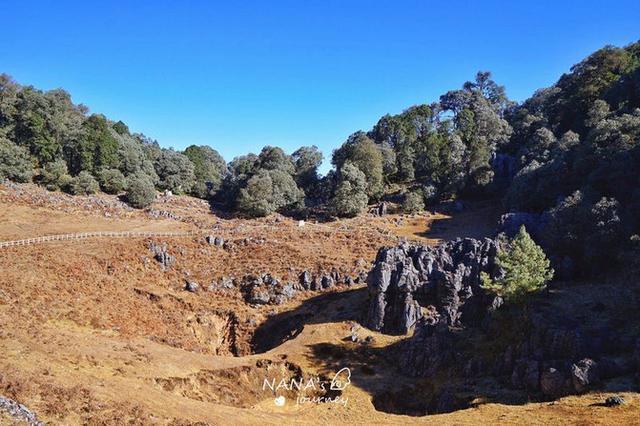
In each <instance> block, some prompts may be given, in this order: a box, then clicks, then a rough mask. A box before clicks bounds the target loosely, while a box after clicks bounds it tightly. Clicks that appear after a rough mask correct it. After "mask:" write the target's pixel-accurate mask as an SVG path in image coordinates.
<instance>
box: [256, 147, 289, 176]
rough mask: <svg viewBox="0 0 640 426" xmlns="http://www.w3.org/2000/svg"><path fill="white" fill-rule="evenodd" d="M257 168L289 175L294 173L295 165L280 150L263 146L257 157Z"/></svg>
mask: <svg viewBox="0 0 640 426" xmlns="http://www.w3.org/2000/svg"><path fill="white" fill-rule="evenodd" d="M258 162H259V168H261V169H264V170H280V171H282V172H285V173H287V174H289V175H293V174H294V173H295V165H294V164H293V160H292V158H291V157H290V156H289V155H287V154H286V153H285V152H284V151H283V150H282V148H278V147H277V146H265V147H264V148H262V151H261V152H260V155H259V156H258Z"/></svg>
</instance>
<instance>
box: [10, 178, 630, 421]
mask: <svg viewBox="0 0 640 426" xmlns="http://www.w3.org/2000/svg"><path fill="white" fill-rule="evenodd" d="M495 214H496V211H495V209H493V208H492V206H490V205H480V206H477V208H474V209H471V210H470V211H468V212H463V213H461V214H459V215H455V216H453V217H450V216H445V215H440V214H437V215H427V214H425V215H420V216H413V217H409V216H401V215H388V216H384V217H373V216H371V217H360V218H356V219H351V220H343V221H339V222H330V223H324V224H323V223H313V222H307V223H305V224H304V226H300V224H299V223H298V222H297V221H294V220H292V219H288V218H284V217H280V216H273V217H270V218H265V219H259V220H245V219H227V218H223V217H221V216H220V215H218V214H216V213H215V212H212V211H211V210H210V208H209V206H208V205H207V204H206V203H203V202H201V201H200V200H196V199H193V198H189V197H171V198H168V199H160V200H158V201H157V202H156V203H155V204H154V205H153V206H152V207H151V213H149V212H146V211H136V210H131V209H128V208H126V207H125V206H124V205H122V204H121V203H119V202H118V201H117V200H116V199H115V198H114V197H109V196H106V195H101V196H99V197H94V198H92V197H70V196H66V195H62V194H53V195H51V194H50V193H47V192H46V191H44V190H42V189H39V188H37V187H35V186H29V185H25V186H20V187H17V188H15V187H11V188H9V187H0V241H5V240H11V239H18V238H29V237H36V236H40V235H52V234H61V233H70V232H88V231H99V230H104V231H133V230H136V231H137V230H145V231H189V230H193V231H201V232H202V236H201V237H200V236H195V237H183V238H180V237H178V238H158V239H149V238H131V239H106V238H96V239H89V240H84V241H61V242H51V243H44V244H40V245H32V246H24V247H12V248H6V249H0V271H1V274H0V395H3V396H5V397H8V398H11V399H13V400H16V401H19V402H20V403H22V404H24V405H26V406H27V407H28V408H29V409H31V410H32V411H34V412H35V413H37V415H38V417H39V419H40V420H42V421H43V422H45V423H47V424H141V425H142V424H145V425H146V424H172V425H186V424H412V423H420V424H423V423H424V424H444V425H449V424H451V425H463V424H482V423H485V424H486V423H496V424H532V425H536V424H553V425H559V424H582V425H592V424H594V425H595V424H640V401H639V400H638V396H637V395H636V394H628V393H626V394H623V396H624V397H625V399H626V400H627V401H628V402H629V403H628V404H625V405H624V406H622V407H618V408H614V409H612V408H606V407H602V406H599V405H598V403H600V402H602V401H603V399H604V398H605V397H606V396H607V395H609V394H606V393H602V394H601V393H592V394H587V395H582V396H572V397H566V398H563V399H560V400H558V401H554V402H531V403H525V404H517V405H508V404H504V403H496V402H495V401H494V400H492V398H491V397H490V396H488V397H487V398H481V397H479V398H478V399H477V401H476V403H475V404H474V405H473V407H472V408H468V409H464V410H460V411H456V412H453V413H450V414H440V415H432V416H421V417H412V416H404V415H394V414H390V413H386V412H383V411H378V410H377V409H376V408H375V406H374V403H373V400H374V398H376V397H378V398H379V397H380V395H384V394H385V392H391V391H393V392H401V391H402V389H403V388H404V386H408V385H411V386H415V385H416V380H415V379H412V378H409V377H404V376H402V375H400V374H399V373H398V371H397V369H396V368H395V366H396V365H395V360H394V359H393V356H392V355H389V354H392V353H393V352H389V351H388V349H389V348H392V347H393V345H394V344H396V343H397V342H398V341H399V340H401V339H402V338H403V337H393V336H385V335H382V334H378V333H373V332H371V331H369V330H367V329H365V328H362V327H359V326H358V324H357V323H358V321H359V320H360V318H361V317H362V313H363V309H364V307H365V306H366V291H365V289H364V288H363V286H362V285H355V286H352V287H350V288H346V287H340V288H337V289H332V290H329V291H324V292H313V291H302V292H298V293H297V294H296V295H295V297H294V298H292V299H291V300H289V301H287V302H286V303H284V304H282V305H249V304H247V303H246V302H245V301H244V300H243V299H242V297H241V296H240V294H239V293H238V292H237V291H229V292H218V291H209V290H207V286H208V284H209V283H211V282H213V281H216V280H220V279H221V278H222V277H229V276H234V277H241V276H243V275H245V274H257V273H270V274H272V275H273V276H276V277H278V278H279V279H281V280H284V281H287V280H290V281H293V280H296V279H297V276H298V274H299V273H300V272H302V271H304V270H308V271H312V272H313V273H321V272H326V271H330V270H331V269H336V270H338V271H340V272H341V273H343V274H349V275H353V276H355V275H357V274H358V273H360V272H364V271H366V270H368V268H369V266H370V263H371V262H372V261H373V259H374V257H375V255H376V252H377V250H378V248H379V247H381V246H383V245H393V244H397V242H398V240H399V239H402V238H406V239H411V240H416V241H423V242H426V243H436V242H438V241H440V240H443V239H450V238H455V237H459V236H466V235H469V236H476V237H477V236H481V235H488V234H490V233H491V232H492V231H493V230H492V229H491V226H490V224H491V223H493V220H494V216H495ZM207 234H211V235H216V236H222V237H223V238H224V239H225V240H226V241H227V242H229V243H230V244H229V246H228V247H226V248H222V247H217V246H213V245H209V244H207V243H206V242H205V240H204V235H207ZM151 240H155V241H156V242H166V243H167V246H168V250H169V252H170V253H171V254H172V255H174V256H175V257H176V261H175V264H174V265H172V266H171V268H170V269H169V270H168V271H166V272H163V271H162V270H161V268H160V266H159V264H158V263H157V262H155V261H154V260H153V259H152V255H151V253H150V251H149V248H148V245H149V243H150V241H151ZM186 279H188V280H192V281H196V282H198V283H199V284H200V286H201V291H198V292H195V293H192V292H188V291H185V290H184V285H185V280H186ZM352 329H357V333H358V335H359V337H360V338H363V339H364V338H366V337H368V336H371V337H372V339H371V340H370V342H369V343H368V344H367V345H363V344H361V343H354V342H352V341H350V339H348V336H349V335H350V333H351V332H352ZM262 351H263V352H262ZM260 352H261V353H260ZM234 354H235V355H240V356H234ZM342 367H349V368H350V369H351V373H352V376H351V383H350V385H348V386H347V387H346V388H345V389H344V391H343V392H342V394H341V395H340V397H341V398H342V400H346V404H335V403H321V404H316V403H303V404H296V398H297V397H298V396H300V395H303V394H305V392H297V391H295V390H293V391H279V392H277V394H278V395H284V396H286V397H287V399H286V402H285V403H284V405H282V406H279V405H276V404H275V403H274V398H275V397H276V392H273V391H272V390H270V389H263V388H264V383H263V381H264V379H265V378H276V379H277V380H279V379H280V378H287V379H289V378H291V377H302V378H307V379H308V378H313V377H318V376H320V377H331V376H332V375H333V374H334V373H335V372H336V371H337V370H339V369H340V368H342ZM426 385H427V384H425V386H426ZM307 394H308V392H307ZM488 395H489V394H488ZM14 422H15V419H12V418H10V417H8V416H7V415H6V414H2V412H1V411H0V424H13V423H14Z"/></svg>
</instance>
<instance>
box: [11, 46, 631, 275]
mask: <svg viewBox="0 0 640 426" xmlns="http://www.w3.org/2000/svg"><path fill="white" fill-rule="evenodd" d="M639 88H640V43H634V44H631V45H629V46H626V47H623V48H618V47H612V46H607V47H604V48H603V49H600V50H598V51H597V52H595V53H593V54H592V55H591V56H589V57H588V58H586V59H585V60H584V61H582V62H580V63H579V64H577V65H575V66H574V67H572V69H571V71H570V72H569V73H567V74H564V75H563V76H562V77H561V78H560V79H559V80H558V82H557V83H556V84H554V85H553V86H551V87H549V88H545V89H541V90H539V91H537V92H536V93H535V94H534V95H533V96H532V97H531V98H529V99H527V100H526V101H524V102H523V103H521V104H518V103H515V102H513V101H510V100H509V99H508V98H507V95H506V92H505V89H504V87H502V86H500V85H498V84H497V83H496V82H495V81H493V80H492V78H491V75H490V73H488V72H479V73H478V74H477V75H476V78H475V80H474V81H470V82H466V83H465V84H464V85H463V87H462V88H461V89H458V90H453V91H449V92H447V93H445V94H443V95H442V96H441V97H440V99H439V100H438V101H436V102H432V103H430V104H423V105H416V106H413V107H410V108H408V109H407V110H405V111H403V112H402V113H400V114H396V115H385V116H384V117H382V118H380V120H379V121H378V122H377V123H376V124H375V125H374V126H373V128H372V129H371V130H369V131H366V132H364V131H358V132H356V133H354V134H352V135H351V136H349V138H348V139H347V140H346V141H345V142H344V143H343V144H342V146H340V147H339V148H338V149H336V150H335V151H334V152H333V153H332V156H331V162H332V164H333V166H334V168H333V170H331V171H330V172H329V173H328V174H327V175H326V176H322V177H321V176H319V174H318V167H319V165H320V164H321V162H322V159H323V155H322V153H321V152H320V151H319V150H318V149H317V148H316V147H315V146H312V147H301V148H300V149H298V150H296V151H295V152H293V153H292V154H287V153H286V152H284V151H283V150H282V149H281V148H278V147H271V146H267V147H264V148H263V149H262V151H261V152H260V153H259V154H257V155H256V154H252V153H250V154H247V155H243V156H239V157H236V158H234V159H233V160H232V161H230V162H229V163H227V162H226V161H225V160H224V159H223V158H222V157H221V156H220V154H219V153H218V152H217V151H215V149H213V148H211V147H209V146H196V145H191V146H189V147H187V148H186V149H185V150H184V151H182V152H180V151H176V150H174V149H168V148H162V147H160V145H159V144H158V142H157V141H155V140H153V139H151V138H149V137H147V136H145V135H143V134H135V133H131V132H130V130H129V129H128V127H127V125H126V124H125V123H123V122H122V121H113V120H110V119H108V118H107V117H105V116H103V115H101V114H95V113H92V114H90V113H89V110H88V108H87V107H86V106H84V105H76V104H74V103H73V102H72V100H71V96H70V95H69V94H68V93H67V92H65V91H64V90H62V89H56V90H50V91H46V92H43V91H40V90H38V89H35V88H34V87H31V86H22V85H20V84H18V83H16V82H15V81H13V80H12V79H11V77H9V76H7V75H2V76H1V77H0V178H2V179H10V180H14V181H18V182H27V181H34V182H37V183H40V184H42V185H44V186H46V187H47V188H48V189H51V190H64V191H67V192H70V193H72V194H90V193H94V192H96V191H98V190H102V191H104V192H108V193H114V194H121V195H122V196H123V199H126V200H128V201H129V203H130V204H131V205H132V206H135V207H145V206H148V205H149V204H150V203H151V201H152V200H153V199H154V196H155V191H156V190H160V191H171V192H172V193H176V194H191V195H193V196H196V197H200V198H205V199H210V200H212V201H214V202H218V203H223V205H224V206H226V208H227V209H229V210H230V211H232V212H237V213H239V214H242V215H246V216H266V215H269V214H272V213H274V212H280V213H284V214H301V213H304V214H314V213H315V214H317V213H319V212H321V213H322V214H327V213H328V214H329V215H333V216H338V217H340V216H343V217H350V216H356V215H358V214H359V213H361V212H363V211H365V210H366V208H367V205H368V204H371V203H375V202H378V201H380V200H382V199H384V198H385V196H386V195H387V194H389V193H391V192H398V191H400V195H401V196H402V197H403V198H404V203H403V206H404V208H405V209H406V211H408V212H415V211H419V210H421V209H423V208H424V206H433V205H434V204H435V203H437V202H439V201H442V200H448V199H452V198H465V197H474V198H496V197H498V198H503V200H504V206H505V211H506V212H510V213H511V214H510V216H509V218H508V220H509V221H510V224H509V226H511V228H514V229H517V227H518V225H519V224H522V223H524V222H523V221H524V220H525V219H526V222H527V228H528V229H529V230H531V231H532V234H533V237H534V239H535V240H536V241H537V242H539V243H540V244H542V245H543V247H544V248H545V250H547V251H548V252H549V254H550V256H551V258H552V261H553V264H554V267H555V268H556V269H557V272H558V274H559V275H560V276H573V275H574V274H577V273H590V272H594V271H593V269H599V268H601V266H602V265H609V264H613V263H615V262H616V261H618V260H620V255H621V253H623V252H625V251H627V249H629V248H630V247H632V246H633V244H637V243H636V241H637V240H638V238H632V236H634V235H636V234H638V232H639V226H640V223H639V222H638V219H637V218H638V217H640V216H639V214H640V192H639V191H640V190H639V189H638V187H639V186H638V183H639V181H638V176H637V173H635V170H637V168H638V165H639V164H640V146H639V144H638V143H637V141H638V137H639V135H640V109H639V108H640V89H639ZM532 227H533V228H535V232H533V230H532Z"/></svg>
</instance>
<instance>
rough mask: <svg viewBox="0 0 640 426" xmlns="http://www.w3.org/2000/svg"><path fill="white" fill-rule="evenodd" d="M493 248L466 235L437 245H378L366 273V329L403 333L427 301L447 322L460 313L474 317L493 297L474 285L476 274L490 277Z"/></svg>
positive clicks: (492, 244)
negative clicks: (488, 274)
mask: <svg viewBox="0 0 640 426" xmlns="http://www.w3.org/2000/svg"><path fill="white" fill-rule="evenodd" d="M496 252H497V250H496V244H495V242H494V241H493V240H490V239H484V240H475V239H471V238H465V239H459V240H456V241H452V242H449V243H446V244H443V245H441V246H439V247H429V246H412V245H408V244H403V245H400V246H398V247H391V248H383V249H381V250H380V251H379V252H378V255H377V257H376V261H375V263H374V266H373V269H372V270H371V271H370V272H369V275H368V277H367V285H368V289H369V310H368V315H367V325H368V327H369V328H372V329H374V330H378V331H383V332H385V333H391V334H405V333H407V332H408V331H409V330H410V329H411V328H413V327H414V326H415V324H416V323H417V321H418V320H419V319H420V318H422V316H423V313H422V307H426V306H429V305H431V306H434V307H435V309H436V311H437V312H438V314H439V315H440V316H441V321H444V322H445V323H446V324H448V325H457V324H459V323H460V321H461V320H462V318H463V317H465V320H466V321H468V320H475V319H478V318H479V316H480V315H481V313H482V310H483V308H486V307H487V306H490V305H491V302H492V301H493V298H490V297H488V296H486V295H485V293H484V291H483V290H482V289H481V288H480V272H482V271H484V272H488V273H490V274H492V275H495V273H496V272H497V271H495V269H496V268H495V255H496ZM474 295H475V296H477V297H475V298H474V297H473V296H474ZM467 317H468V318H467Z"/></svg>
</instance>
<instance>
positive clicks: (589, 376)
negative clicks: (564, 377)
mask: <svg viewBox="0 0 640 426" xmlns="http://www.w3.org/2000/svg"><path fill="white" fill-rule="evenodd" d="M597 381H598V365H597V363H596V362H595V361H593V360H592V359H589V358H585V359H582V360H580V361H578V362H577V363H575V364H573V365H571V382H572V383H573V389H574V390H575V391H576V392H584V391H586V390H587V389H588V388H589V385H593V384H594V383H595V382H597Z"/></svg>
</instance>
